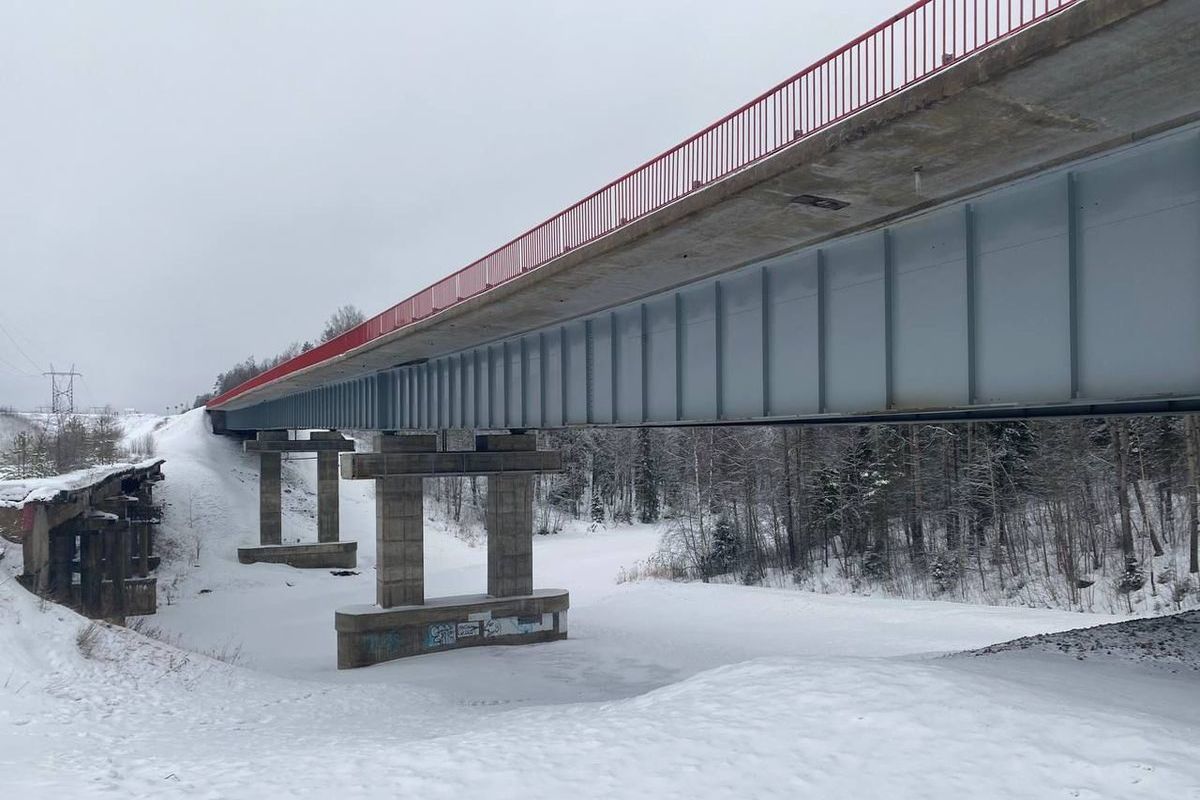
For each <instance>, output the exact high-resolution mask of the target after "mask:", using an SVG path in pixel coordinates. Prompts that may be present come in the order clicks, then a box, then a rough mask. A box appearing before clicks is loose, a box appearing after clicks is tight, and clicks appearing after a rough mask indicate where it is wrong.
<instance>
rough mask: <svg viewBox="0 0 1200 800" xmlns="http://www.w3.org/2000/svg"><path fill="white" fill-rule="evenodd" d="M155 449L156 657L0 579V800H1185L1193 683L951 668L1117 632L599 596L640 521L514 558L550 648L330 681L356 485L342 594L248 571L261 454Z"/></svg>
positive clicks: (355, 492)
mask: <svg viewBox="0 0 1200 800" xmlns="http://www.w3.org/2000/svg"><path fill="white" fill-rule="evenodd" d="M156 439H157V447H158V453H159V455H160V456H161V457H163V458H165V459H166V460H167V463H166V465H165V466H164V471H165V473H166V475H167V480H166V481H165V482H164V483H162V484H159V486H158V489H159V494H160V497H161V498H162V499H163V501H164V502H165V505H166V509H165V519H164V525H163V533H164V537H163V538H164V540H167V541H169V542H173V543H174V544H175V551H174V552H173V553H171V555H172V556H173V558H170V559H168V560H167V563H165V564H164V567H163V569H162V570H160V574H159V581H160V603H161V604H163V605H161V607H160V613H159V614H158V615H157V616H155V617H151V618H148V619H147V622H146V623H145V624H146V625H149V626H153V627H155V628H158V629H159V630H158V631H157V632H156V633H157V638H147V637H146V636H143V635H140V634H138V633H136V632H134V631H130V630H125V629H117V628H107V627H103V628H100V629H99V632H98V635H97V636H96V641H95V642H94V643H89V642H87V641H86V637H85V641H84V643H83V645H82V647H81V645H80V643H79V642H77V638H79V634H80V631H82V630H86V629H87V625H88V623H87V621H86V620H82V619H81V618H79V617H78V616H77V615H75V614H74V613H72V612H70V611H69V610H66V609H63V608H61V607H58V606H54V605H51V604H41V603H39V602H38V601H37V600H36V598H33V597H31V596H30V595H29V594H28V593H26V592H25V591H24V590H23V589H21V588H20V587H19V586H17V585H16V583H15V581H13V580H12V579H11V575H13V574H15V572H16V570H17V566H18V565H16V564H11V561H12V559H6V560H5V561H0V797H14V798H15V797H20V798H40V797H52V796H68V795H69V796H74V797H118V796H119V797H137V796H154V797H192V796H199V797H231V798H238V797H247V798H264V797H265V798H272V797H299V798H306V797H311V798H325V797H339V798H368V797H388V798H391V797H409V796H414V797H417V796H419V797H423V798H469V797H480V796H485V795H486V796H488V797H491V798H509V797H512V798H516V797H522V798H542V797H546V798H561V797H567V796H569V797H572V798H592V797H596V798H600V797H603V798H623V797H662V798H688V800H702V799H703V798H718V797H721V798H725V797H787V798H795V797H813V798H834V797H884V796H886V797H898V798H909V797H922V798H924V797H931V798H941V797H946V798H950V797H953V798H960V797H988V798H1007V797H1011V798H1043V797H1045V798H1068V797H1083V798H1100V797H1104V798H1125V797H1128V798H1146V797H1171V798H1173V799H1176V800H1186V798H1200V788H1198V787H1200V744H1198V743H1200V707H1198V705H1197V703H1196V702H1195V700H1196V697H1197V696H1200V695H1198V690H1200V677H1198V676H1200V673H1198V672H1196V671H1195V670H1192V669H1178V670H1176V671H1175V672H1171V671H1170V670H1168V669H1163V668H1161V667H1157V666H1154V665H1147V664H1144V663H1141V662H1139V661H1136V660H1131V659H1129V658H1127V657H1124V656H1122V655H1121V654H1120V653H1119V652H1115V651H1114V652H1113V653H1112V654H1109V653H1108V652H1106V651H1105V650H1103V649H1101V650H1092V651H1089V654H1088V657H1087V658H1086V659H1084V660H1079V659H1078V658H1077V657H1076V656H1077V655H1078V654H1077V653H1075V652H1073V651H1069V652H1062V651H1061V649H1060V648H1059V647H1058V646H1057V644H1055V643H1056V642H1058V641H1060V638H1058V637H1054V636H1051V637H1046V638H1044V639H1039V640H1037V641H1039V642H1043V643H1046V646H1045V647H1042V646H1037V647H1033V646H1028V647H1022V646H1020V645H1014V646H1013V647H1012V648H1008V649H1003V650H1000V651H996V652H990V653H986V654H978V655H958V656H950V657H947V656H946V655H945V654H946V653H949V652H952V651H960V650H980V649H981V648H985V647H987V646H988V645H992V644H994V643H996V642H1001V641H1007V640H1013V639H1017V638H1019V637H1028V636H1036V635H1038V634H1045V633H1048V632H1054V631H1062V630H1067V629H1070V628H1076V627H1079V626H1081V625H1094V624H1096V623H1098V622H1099V623H1111V622H1116V621H1117V620H1118V618H1116V617H1105V616H1101V615H1087V616H1085V615H1081V614H1077V613H1067V612H1056V611H1047V610H1035V609H1028V608H1014V607H982V606H973V605H968V604H958V603H937V602H927V601H899V600H893V599H885V598H868V597H854V596H826V595H819V594H811V593H803V592H797V591H789V590H783V589H772V588H760V587H744V586H734V585H714V584H708V585H706V584H699V583H696V584H678V583H663V582H655V581H642V582H632V583H617V582H616V576H617V574H618V573H619V572H620V570H621V568H622V567H628V566H629V565H631V564H633V563H635V562H637V561H639V560H642V559H644V558H646V557H647V556H648V555H649V554H650V552H652V551H653V549H654V547H655V545H656V543H657V533H656V531H654V530H653V529H651V528H649V527H646V526H630V527H621V528H615V529H611V530H599V531H596V532H594V533H593V532H589V531H587V530H586V529H585V528H577V529H570V530H568V531H567V532H565V533H563V534H561V535H556V536H551V537H538V538H537V539H536V541H535V570H536V575H535V578H536V580H535V583H536V585H537V586H539V587H556V586H561V587H565V588H567V589H569V590H570V591H571V637H572V638H570V639H568V640H566V641H563V642H556V643H552V644H546V645H532V646H525V647H514V648H475V649H468V650H461V651H453V652H449V653H441V654H436V655H430V656H422V657H417V658H412V659H406V660H402V661H397V662H392V663H389V664H383V665H379V666H376V667H371V668H368V669H360V670H349V671H338V670H337V669H336V668H335V637H334V631H333V612H334V610H335V609H336V608H339V607H341V606H346V605H355V604H363V603H369V602H370V601H371V599H372V598H373V596H374V575H373V570H372V567H373V565H374V541H373V536H372V530H373V522H374V520H373V517H374V506H373V501H372V498H371V489H370V486H369V483H368V484H364V483H361V482H343V483H342V490H343V497H342V530H343V536H344V537H346V538H351V537H353V538H356V539H357V540H358V541H359V567H358V569H357V570H356V572H358V573H359V574H357V575H350V576H345V577H337V576H335V575H333V574H330V572H329V571H324V570H309V571H301V570H294V569H290V568H288V567H284V566H280V565H267V564H260V565H253V566H242V565H238V564H237V562H236V547H237V545H239V544H249V543H254V541H255V538H256V530H255V525H256V520H257V494H256V466H255V462H254V460H253V457H252V456H246V455H244V454H242V453H240V452H239V451H238V448H237V445H236V443H234V442H232V441H228V440H225V439H221V438H218V437H213V436H210V435H208V434H207V433H206V432H205V430H204V420H203V417H202V416H200V415H199V414H198V413H191V414H187V415H184V416H182V417H179V418H176V419H173V420H172V421H171V422H170V423H169V424H168V425H166V426H165V427H163V428H162V429H161V430H159V431H158V432H157V434H156ZM285 480H286V481H288V484H289V487H290V489H291V491H290V492H289V493H288V494H287V495H285V504H284V507H285V522H284V529H285V536H288V537H289V538H292V539H295V538H298V537H300V538H304V539H305V540H310V539H313V538H315V523H314V522H313V520H312V513H313V511H314V509H315V499H314V497H313V495H312V488H313V485H314V481H315V465H314V463H313V462H312V461H311V460H302V459H299V458H294V459H290V460H288V461H286V462H285ZM430 505H432V504H430ZM427 511H430V512H432V508H428V507H427ZM467 538H468V539H469V538H470V537H467ZM426 539H427V545H426V564H427V577H426V592H427V594H428V595H430V596H439V595H453V594H465V593H472V592H478V591H481V590H482V588H483V586H484V585H485V582H486V551H485V549H484V548H483V547H481V546H472V544H471V543H470V542H469V541H465V540H464V539H462V538H458V537H456V536H455V535H454V531H453V529H452V527H451V526H449V525H447V524H446V522H445V521H444V520H442V519H441V518H440V517H439V516H437V515H434V519H433V520H432V521H431V522H429V523H428V524H427V535H426ZM204 590H207V591H204ZM202 592H203V593H202ZM167 595H170V601H171V602H170V605H166V604H165V603H166V600H167ZM1181 624H1187V623H1186V620H1185V622H1184V623H1172V625H1176V626H1177V625H1181ZM1123 630H1124V627H1123V626H1117V627H1115V628H1100V629H1094V630H1093V631H1092V632H1091V633H1089V634H1087V636H1088V637H1091V638H1090V641H1093V642H1094V641H1097V640H1100V641H1102V643H1103V645H1104V646H1105V647H1108V646H1109V645H1110V644H1111V643H1113V642H1117V641H1122V640H1124V639H1126V638H1128V637H1127V635H1126V634H1124V633H1122V632H1121V631H1123ZM1187 630H1191V629H1190V628H1189V629H1187ZM1143 635H1146V634H1145V632H1144V631H1143V632H1141V633H1138V634H1137V636H1143ZM1080 636H1081V635H1080V634H1071V635H1069V636H1068V637H1066V639H1065V640H1070V641H1074V640H1076V639H1078V638H1079V637H1080ZM1164 636H1165V634H1164ZM1168 638H1169V637H1168ZM1176 638H1177V637H1176ZM1112 647H1116V645H1115V644H1112ZM1110 649H1111V648H1110ZM82 650H88V651H89V652H90V657H88V656H87V655H85V654H84V653H83V652H82ZM205 653H209V654H215V655H220V656H222V657H224V658H226V659H227V660H235V659H232V656H233V655H235V654H236V655H238V656H239V657H238V658H237V659H236V663H235V664H233V665H230V664H226V663H223V662H222V661H218V660H215V659H213V658H210V657H209V656H208V655H205Z"/></svg>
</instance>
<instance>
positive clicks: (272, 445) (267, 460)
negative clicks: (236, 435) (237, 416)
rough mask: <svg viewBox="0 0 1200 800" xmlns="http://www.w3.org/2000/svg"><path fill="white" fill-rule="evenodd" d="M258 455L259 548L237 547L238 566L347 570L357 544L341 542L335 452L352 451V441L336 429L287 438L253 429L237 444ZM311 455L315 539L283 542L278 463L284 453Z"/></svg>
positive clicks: (354, 560)
mask: <svg viewBox="0 0 1200 800" xmlns="http://www.w3.org/2000/svg"><path fill="white" fill-rule="evenodd" d="M243 447H244V449H245V451H246V452H247V453H258V456H259V459H260V464H261V469H260V475H259V480H260V485H259V546H258V547H239V548H238V561H240V562H241V563H243V564H257V563H260V562H261V563H269V564H287V565H289V566H292V567H297V568H324V567H330V568H338V569H351V568H353V567H354V566H355V565H356V564H357V563H358V543H357V542H343V541H341V531H340V525H341V516H340V511H339V509H338V480H339V476H338V460H337V459H338V454H339V453H345V452H353V451H354V442H353V441H351V440H349V439H347V438H346V437H344V436H342V434H340V433H339V432H337V431H313V432H312V433H311V434H310V435H309V438H307V439H289V438H288V437H287V431H259V433H258V438H257V439H255V440H253V441H248V442H246V443H245V444H244V445H243ZM312 452H315V453H316V454H317V541H316V542H306V543H297V544H287V545H285V544H283V513H282V508H281V505H280V502H281V499H282V485H281V484H282V477H281V466H282V463H281V462H282V457H283V454H284V453H312Z"/></svg>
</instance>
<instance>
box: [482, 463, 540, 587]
mask: <svg viewBox="0 0 1200 800" xmlns="http://www.w3.org/2000/svg"><path fill="white" fill-rule="evenodd" d="M487 481H488V488H487V535H488V540H487V554H488V586H487V592H488V594H489V595H491V596H492V597H514V596H517V595H527V594H532V593H533V476H532V475H489V476H488V479H487Z"/></svg>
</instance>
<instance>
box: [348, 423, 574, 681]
mask: <svg viewBox="0 0 1200 800" xmlns="http://www.w3.org/2000/svg"><path fill="white" fill-rule="evenodd" d="M536 447H537V443H536V439H535V437H534V436H533V435H526V434H519V435H505V436H479V437H476V453H475V454H471V453H438V452H437V439H436V437H434V436H381V437H380V438H379V440H378V443H377V447H376V450H377V452H376V453H371V454H363V455H361V456H346V457H343V460H342V475H343V477H347V478H359V479H362V478H371V479H374V480H375V482H376V489H375V497H376V543H377V545H376V546H377V553H376V558H377V579H376V580H377V582H378V588H377V593H376V596H377V604H376V605H374V606H352V607H349V608H343V609H339V610H338V612H337V613H336V615H335V623H334V624H335V628H336V629H337V636H338V669H351V668H354V667H365V666H369V665H371V664H378V663H380V662H383V661H391V660H394V659H397V658H405V657H407V656H414V655H420V654H423V653H434V652H441V651H443V650H454V649H458V648H461V647H479V646H485V645H517V644H534V643H538V642H550V641H555V640H557V639H565V638H566V637H567V610H568V608H569V607H570V596H569V594H568V593H567V591H566V590H564V589H542V590H537V591H534V589H533V475H534V473H536V472H551V471H558V470H559V469H561V465H562V457H561V454H559V453H550V452H545V453H543V452H538V451H537V449H536ZM386 453H394V454H412V455H413V456H414V457H411V458H408V457H403V456H399V457H396V458H391V459H388V458H380V457H379V456H380V454H386ZM485 453H486V454H496V455H487V456H483V455H481V454H485ZM504 454H511V455H504ZM467 475H484V476H486V477H487V480H488V501H487V531H488V587H487V588H488V593H487V594H486V595H463V596H456V597H441V598H430V599H426V598H425V596H424V573H425V567H424V544H423V538H422V537H423V536H424V528H423V523H422V499H423V493H422V487H421V484H422V480H423V478H425V477H450V476H454V477H463V476H467Z"/></svg>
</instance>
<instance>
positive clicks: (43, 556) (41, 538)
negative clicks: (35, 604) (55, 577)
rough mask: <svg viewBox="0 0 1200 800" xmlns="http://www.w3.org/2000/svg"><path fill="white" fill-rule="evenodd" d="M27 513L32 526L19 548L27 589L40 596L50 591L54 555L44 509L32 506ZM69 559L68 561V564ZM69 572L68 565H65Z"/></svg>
mask: <svg viewBox="0 0 1200 800" xmlns="http://www.w3.org/2000/svg"><path fill="white" fill-rule="evenodd" d="M29 512H30V513H32V515H33V524H32V526H31V528H30V530H29V532H28V533H26V534H25V541H24V543H23V544H22V546H21V554H22V556H23V557H24V560H25V564H24V566H25V576H26V578H27V579H28V580H29V588H30V589H32V590H33V591H34V592H36V593H37V594H40V595H45V594H47V593H48V592H49V591H50V574H51V568H52V567H51V564H52V561H53V557H54V553H53V548H52V546H51V542H50V518H49V515H48V514H47V513H46V507H45V506H44V505H42V504H41V503H37V504H35V505H33V506H32V507H31V508H30V509H29ZM69 561H70V559H68V562H69ZM67 571H68V573H69V572H70V564H69V563H68V565H67Z"/></svg>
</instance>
